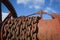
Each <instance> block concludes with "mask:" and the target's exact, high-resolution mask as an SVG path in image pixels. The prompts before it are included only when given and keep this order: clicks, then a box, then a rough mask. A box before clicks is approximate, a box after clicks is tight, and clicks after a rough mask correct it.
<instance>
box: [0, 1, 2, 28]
mask: <svg viewBox="0 0 60 40" xmlns="http://www.w3.org/2000/svg"><path fill="white" fill-rule="evenodd" d="M1 26H2V10H1V0H0V29H1Z"/></svg>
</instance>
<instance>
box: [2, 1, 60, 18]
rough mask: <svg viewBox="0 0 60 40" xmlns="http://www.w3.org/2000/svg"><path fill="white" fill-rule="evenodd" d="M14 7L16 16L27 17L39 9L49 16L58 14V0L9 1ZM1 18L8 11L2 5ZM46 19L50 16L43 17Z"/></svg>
mask: <svg viewBox="0 0 60 40" xmlns="http://www.w3.org/2000/svg"><path fill="white" fill-rule="evenodd" d="M9 1H10V2H11V3H12V5H13V6H14V8H15V10H16V12H17V15H18V16H22V15H25V16H26V15H29V14H33V13H35V12H38V11H40V10H41V9H42V10H43V11H45V12H48V13H49V14H51V13H52V12H54V13H57V14H60V0H9ZM2 13H3V18H5V17H6V15H8V13H9V11H8V9H7V8H6V7H5V6H4V5H3V4H2ZM43 16H44V18H45V19H46V18H47V19H48V18H50V16H48V15H43Z"/></svg>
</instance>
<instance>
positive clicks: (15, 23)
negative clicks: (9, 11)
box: [2, 16, 39, 40]
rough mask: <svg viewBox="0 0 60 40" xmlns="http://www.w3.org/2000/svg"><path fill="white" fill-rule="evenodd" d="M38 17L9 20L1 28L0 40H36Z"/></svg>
mask: <svg viewBox="0 0 60 40" xmlns="http://www.w3.org/2000/svg"><path fill="white" fill-rule="evenodd" d="M38 19H39V17H26V16H21V17H19V18H13V19H9V20H8V21H6V22H5V24H4V25H3V27H2V40H38V37H37V34H38V21H39V20H38Z"/></svg>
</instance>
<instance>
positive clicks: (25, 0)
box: [17, 0, 45, 9]
mask: <svg viewBox="0 0 60 40" xmlns="http://www.w3.org/2000/svg"><path fill="white" fill-rule="evenodd" d="M21 3H22V4H24V5H28V4H29V6H28V7H29V8H35V9H39V8H40V6H42V5H44V3H45V0H17V4H21ZM32 5H33V6H32Z"/></svg>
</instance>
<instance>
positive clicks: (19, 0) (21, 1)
mask: <svg viewBox="0 0 60 40" xmlns="http://www.w3.org/2000/svg"><path fill="white" fill-rule="evenodd" d="M28 2H29V0H17V4H20V3H23V4H27V3H28Z"/></svg>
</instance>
